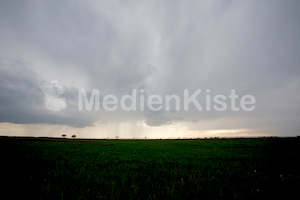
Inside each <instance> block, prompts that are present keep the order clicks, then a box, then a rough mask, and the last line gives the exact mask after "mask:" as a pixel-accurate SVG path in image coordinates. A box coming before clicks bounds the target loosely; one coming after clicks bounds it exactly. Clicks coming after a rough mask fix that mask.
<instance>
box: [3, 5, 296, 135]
mask: <svg viewBox="0 0 300 200" xmlns="http://www.w3.org/2000/svg"><path fill="white" fill-rule="evenodd" d="M299 10H300V3H299V2H298V1H282V0H281V1H279V0H275V1H263V2H262V1H234V0H227V1H225V0H224V1H208V0H207V1H85V2H83V1H76V0H75V1H58V0H54V1H35V0H29V1H8V0H4V1H1V3H0V24H1V27H0V55H1V62H0V91H1V93H0V105H1V107H0V121H1V122H10V123H15V124H53V125H56V124H60V125H69V126H73V127H80V128H82V127H90V126H93V125H94V124H96V123H100V124H101V123H107V122H108V121H115V122H116V123H122V122H124V121H130V122H132V123H134V122H136V121H144V122H145V123H146V125H147V126H164V125H166V124H176V123H185V122H186V123H189V124H190V125H189V127H188V128H189V129H190V130H216V129H249V130H256V131H258V132H261V133H272V134H275V135H282V136H292V135H297V134H299V128H300V125H299V120H300V104H299V103H300V95H299V92H298V90H299V86H300V67H299V66H300V56H299V52H300V40H299V35H300V21H299V17H300V16H299V15H300V14H299ZM51 80H57V81H58V83H59V84H61V85H63V86H64V87H65V88H66V91H65V93H64V98H65V99H66V104H67V107H66V109H65V110H62V111H59V112H52V111H49V110H48V109H46V108H45V96H44V95H43V92H42V91H41V89H40V85H41V82H43V81H51ZM82 88H84V89H86V90H87V91H88V94H89V95H90V94H91V93H90V92H91V91H92V89H98V90H99V91H100V93H101V95H102V96H103V95H106V94H114V95H116V96H121V95H124V94H130V93H131V91H132V89H137V90H140V89H143V90H144V91H145V96H148V95H151V94H158V95H161V96H164V95H167V94H177V95H179V96H182V95H183V90H184V89H189V90H190V91H191V92H193V91H195V90H197V89H203V90H204V91H205V90H206V89H210V91H211V94H212V95H217V94H224V95H228V94H229V93H230V90H231V89H235V90H236V91H237V92H238V94H239V95H240V96H241V95H245V94H251V95H253V96H254V97H255V98H256V108H255V110H254V111H252V112H232V111H230V110H228V111H225V112H216V111H210V112H208V111H204V112H199V111H197V110H196V109H191V110H189V111H182V110H181V111H178V112H176V111H164V110H163V111H160V112H153V111H150V110H145V111H143V112H125V111H122V110H120V109H118V110H116V111H115V112H105V111H101V112H96V111H92V112H87V111H85V112H79V111H78V107H77V100H78V90H79V89H82ZM200 101H201V100H200Z"/></svg>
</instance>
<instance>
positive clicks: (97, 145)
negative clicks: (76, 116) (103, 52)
mask: <svg viewBox="0 0 300 200" xmlns="http://www.w3.org/2000/svg"><path fill="white" fill-rule="evenodd" d="M0 149H1V151H0V152H1V168H2V169H1V173H2V176H1V177H2V178H1V182H2V184H5V185H6V186H5V187H2V190H3V192H7V193H9V195H10V197H15V196H19V197H22V198H23V199H24V198H26V197H28V198H29V199H270V198H273V197H277V198H282V199H289V198H291V196H292V195H297V196H298V197H299V192H298V190H299V188H300V138H256V139H247V138H244V139H210V140H74V139H49V138H48V139H47V138H9V137H1V138H0ZM2 194H3V193H2ZM8 199H12V198H8ZM293 199H297V197H295V198H293Z"/></svg>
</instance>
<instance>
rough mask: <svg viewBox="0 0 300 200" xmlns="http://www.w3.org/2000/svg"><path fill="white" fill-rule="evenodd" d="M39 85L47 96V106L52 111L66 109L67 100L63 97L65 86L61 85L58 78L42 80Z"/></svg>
mask: <svg viewBox="0 0 300 200" xmlns="http://www.w3.org/2000/svg"><path fill="white" fill-rule="evenodd" d="M39 87H40V88H41V90H42V92H43V94H44V96H45V107H46V108H47V109H48V110H51V111H54V112H56V111H61V110H64V109H66V107H67V104H66V100H65V98H64V97H63V95H62V94H63V93H64V92H65V87H64V86H62V85H59V84H58V82H57V80H52V81H49V82H48V81H45V82H42V83H41V84H40V85H39Z"/></svg>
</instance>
